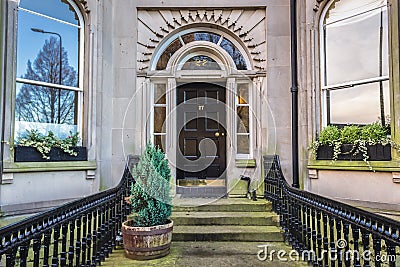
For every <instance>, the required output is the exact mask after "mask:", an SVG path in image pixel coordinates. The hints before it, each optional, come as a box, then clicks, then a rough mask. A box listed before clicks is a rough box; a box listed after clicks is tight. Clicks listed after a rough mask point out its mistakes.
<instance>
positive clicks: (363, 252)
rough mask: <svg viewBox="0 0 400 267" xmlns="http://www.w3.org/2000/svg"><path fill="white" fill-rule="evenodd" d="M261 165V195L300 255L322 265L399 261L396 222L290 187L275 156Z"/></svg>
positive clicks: (396, 263) (392, 265) (392, 263)
mask: <svg viewBox="0 0 400 267" xmlns="http://www.w3.org/2000/svg"><path fill="white" fill-rule="evenodd" d="M264 170H265V177H264V179H265V197H266V198H267V199H268V200H270V201H271V202H272V206H273V209H274V211H275V212H277V213H278V214H279V215H280V225H281V227H282V228H283V230H284V232H285V239H286V241H287V242H288V243H289V244H290V245H292V247H293V249H295V250H296V251H297V256H299V257H301V259H303V260H305V261H308V262H310V263H312V264H313V266H324V267H327V266H343V265H344V266H377V267H379V266H390V267H395V266H400V264H399V259H400V256H399V248H400V237H399V234H400V232H399V231H400V222H398V221H395V220H391V219H389V218H386V217H383V216H379V215H377V214H373V213H370V212H367V211H365V210H362V209H358V208H355V207H352V206H349V205H346V204H344V203H341V202H338V201H334V200H332V199H328V198H325V197H322V196H319V195H316V194H313V193H310V192H306V191H302V190H299V189H296V188H293V187H291V186H290V185H289V184H288V183H287V182H286V180H285V178H284V176H283V174H282V170H281V167H280V162H279V157H278V156H276V155H275V156H265V157H264ZM295 254H296V253H295Z"/></svg>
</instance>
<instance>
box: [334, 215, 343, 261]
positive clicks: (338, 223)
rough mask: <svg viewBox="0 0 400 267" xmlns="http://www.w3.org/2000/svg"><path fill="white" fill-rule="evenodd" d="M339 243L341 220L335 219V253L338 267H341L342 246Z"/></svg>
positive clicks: (340, 238) (340, 239)
mask: <svg viewBox="0 0 400 267" xmlns="http://www.w3.org/2000/svg"><path fill="white" fill-rule="evenodd" d="M341 241H342V220H341V219H339V218H336V251H337V262H338V267H342V262H343V251H342V245H341V244H340V243H341Z"/></svg>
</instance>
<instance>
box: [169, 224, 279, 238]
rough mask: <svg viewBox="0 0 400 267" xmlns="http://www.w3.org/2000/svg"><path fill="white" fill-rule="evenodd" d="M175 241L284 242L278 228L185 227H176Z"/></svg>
mask: <svg viewBox="0 0 400 267" xmlns="http://www.w3.org/2000/svg"><path fill="white" fill-rule="evenodd" d="M172 240H173V241H241V242H282V241H283V234H282V231H281V230H280V229H279V228H278V227H276V226H237V225H233V226H232V225H211V226H203V225H185V226H179V225H178V226H174V230H173V234H172Z"/></svg>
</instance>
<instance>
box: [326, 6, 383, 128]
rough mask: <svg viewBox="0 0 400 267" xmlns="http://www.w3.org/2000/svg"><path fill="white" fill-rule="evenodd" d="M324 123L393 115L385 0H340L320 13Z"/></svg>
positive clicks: (352, 121)
mask: <svg viewBox="0 0 400 267" xmlns="http://www.w3.org/2000/svg"><path fill="white" fill-rule="evenodd" d="M320 32H321V63H322V64H321V82H322V96H323V97H322V100H323V102H322V107H323V116H322V118H323V123H324V125H327V124H338V125H343V124H368V123H372V122H375V121H378V120H379V121H381V122H382V123H383V124H384V123H385V117H387V116H389V114H390V107H389V105H390V101H389V63H388V62H389V52H388V17H387V1H386V0H355V1H354V0H352V1H350V0H336V1H332V2H330V3H329V4H328V6H327V7H326V10H325V12H324V13H323V16H322V18H321V31H320Z"/></svg>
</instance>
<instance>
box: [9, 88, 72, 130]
mask: <svg viewBox="0 0 400 267" xmlns="http://www.w3.org/2000/svg"><path fill="white" fill-rule="evenodd" d="M77 94H78V92H74V91H68V90H59V89H54V88H50V87H44V86H35V85H29V84H20V83H17V90H16V102H15V120H16V129H15V132H16V138H17V137H18V136H19V135H20V134H21V133H24V132H25V130H26V129H38V130H41V129H43V130H44V133H45V132H47V131H49V130H51V131H53V132H54V133H55V134H56V135H58V136H60V137H62V136H63V135H68V134H69V131H70V130H72V131H73V132H76V125H77V110H76V109H77V101H78V95H77ZM61 124H62V125H61Z"/></svg>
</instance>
